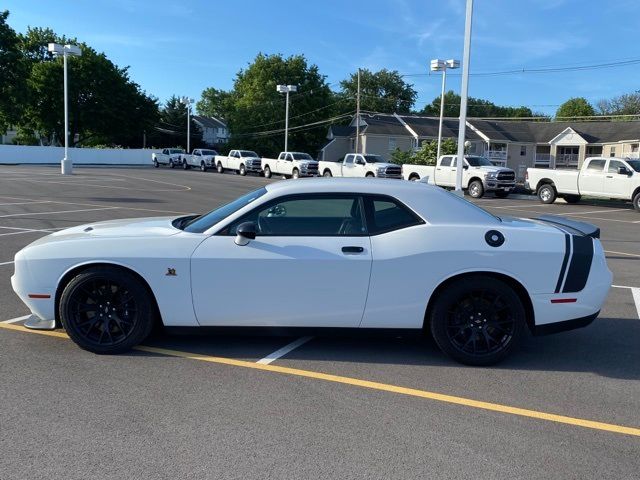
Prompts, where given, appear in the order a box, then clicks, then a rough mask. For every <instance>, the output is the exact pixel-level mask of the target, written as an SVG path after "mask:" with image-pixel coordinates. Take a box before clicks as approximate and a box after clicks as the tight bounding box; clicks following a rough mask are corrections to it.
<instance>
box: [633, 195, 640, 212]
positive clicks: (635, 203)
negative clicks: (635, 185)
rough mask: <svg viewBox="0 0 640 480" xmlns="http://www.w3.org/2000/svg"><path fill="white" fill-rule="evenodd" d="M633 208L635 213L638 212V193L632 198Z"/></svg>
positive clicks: (639, 201)
mask: <svg viewBox="0 0 640 480" xmlns="http://www.w3.org/2000/svg"><path fill="white" fill-rule="evenodd" d="M633 208H635V209H636V211H637V212H640V192H638V193H636V196H635V197H633Z"/></svg>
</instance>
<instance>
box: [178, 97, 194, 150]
mask: <svg viewBox="0 0 640 480" xmlns="http://www.w3.org/2000/svg"><path fill="white" fill-rule="evenodd" d="M180 103H183V104H185V105H186V106H187V153H189V152H190V151H191V105H192V104H193V98H189V97H180Z"/></svg>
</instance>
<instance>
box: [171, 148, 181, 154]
mask: <svg viewBox="0 0 640 480" xmlns="http://www.w3.org/2000/svg"><path fill="white" fill-rule="evenodd" d="M169 153H184V150H180V149H179V148H171V149H169Z"/></svg>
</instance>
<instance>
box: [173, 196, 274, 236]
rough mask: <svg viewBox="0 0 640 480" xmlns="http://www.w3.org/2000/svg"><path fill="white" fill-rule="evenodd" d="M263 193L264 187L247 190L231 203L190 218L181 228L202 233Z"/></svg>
mask: <svg viewBox="0 0 640 480" xmlns="http://www.w3.org/2000/svg"><path fill="white" fill-rule="evenodd" d="M265 193H267V189H266V188H264V187H262V188H260V189H258V190H254V191H253V192H249V193H247V194H246V195H243V196H242V197H240V198H237V199H235V200H234V201H233V202H231V203H227V204H226V205H223V206H222V207H219V208H216V209H215V210H212V211H210V212H209V213H205V214H204V215H200V216H199V217H196V218H194V219H193V220H190V221H189V222H188V223H187V224H186V225H184V226H183V230H184V231H185V232H190V233H202V232H204V231H205V230H207V229H209V228H211V227H213V226H214V225H215V224H216V223H218V222H219V221H221V220H224V219H225V218H227V217H228V216H229V215H231V214H233V213H235V212H237V211H238V210H240V209H241V208H242V207H244V206H246V205H249V204H250V203H251V202H253V201H254V200H256V199H257V198H260V197H261V196H262V195H264V194H265Z"/></svg>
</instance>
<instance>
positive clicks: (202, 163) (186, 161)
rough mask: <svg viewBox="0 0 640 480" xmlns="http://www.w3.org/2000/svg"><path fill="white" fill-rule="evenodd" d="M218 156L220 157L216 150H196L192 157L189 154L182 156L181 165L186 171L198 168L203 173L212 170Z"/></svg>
mask: <svg viewBox="0 0 640 480" xmlns="http://www.w3.org/2000/svg"><path fill="white" fill-rule="evenodd" d="M216 155H218V152H216V151H215V150H210V149H206V148H194V149H193V152H192V153H191V155H189V154H188V153H183V154H182V155H180V165H182V168H183V169H184V170H188V169H190V168H191V167H198V168H200V171H201V172H206V171H207V168H211V167H212V166H213V165H214V162H213V159H214V158H215V156H216Z"/></svg>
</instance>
